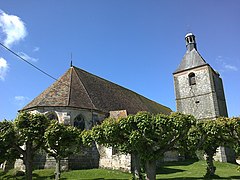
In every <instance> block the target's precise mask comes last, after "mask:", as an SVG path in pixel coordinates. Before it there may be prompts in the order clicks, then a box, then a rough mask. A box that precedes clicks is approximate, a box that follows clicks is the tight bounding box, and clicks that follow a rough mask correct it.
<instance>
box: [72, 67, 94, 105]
mask: <svg viewBox="0 0 240 180" xmlns="http://www.w3.org/2000/svg"><path fill="white" fill-rule="evenodd" d="M75 68H77V67H75V66H73V69H74V71H75V73H76V75H77V78H78V80H79V82H80V83H81V84H82V86H83V88H84V90H85V91H86V94H87V96H88V98H89V100H90V102H91V104H92V109H96V106H95V105H94V103H93V101H92V99H91V97H90V95H89V93H88V91H87V89H86V87H85V85H84V83H83V81H82V80H81V78H80V76H79V74H78V73H77V72H76V70H75ZM77 69H79V68H77ZM79 70H81V69H79Z"/></svg>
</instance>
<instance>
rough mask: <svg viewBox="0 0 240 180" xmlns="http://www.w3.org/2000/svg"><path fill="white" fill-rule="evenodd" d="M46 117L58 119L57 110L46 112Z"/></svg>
mask: <svg viewBox="0 0 240 180" xmlns="http://www.w3.org/2000/svg"><path fill="white" fill-rule="evenodd" d="M46 117H47V118H48V119H49V120H56V121H58V116H57V114H56V113H55V112H53V111H50V112H48V113H47V114H46Z"/></svg>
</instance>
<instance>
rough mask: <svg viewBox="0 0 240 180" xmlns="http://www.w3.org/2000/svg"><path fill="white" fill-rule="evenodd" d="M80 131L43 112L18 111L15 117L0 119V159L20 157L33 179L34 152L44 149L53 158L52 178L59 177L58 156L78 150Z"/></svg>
mask: <svg viewBox="0 0 240 180" xmlns="http://www.w3.org/2000/svg"><path fill="white" fill-rule="evenodd" d="M80 135H81V131H80V130H78V129H76V128H75V127H73V126H65V125H63V124H60V123H58V122H57V121H55V120H51V121H50V120H49V119H47V118H46V116H44V115H42V114H31V113H27V112H24V113H21V114H19V115H18V117H17V118H16V119H15V120H14V121H6V120H4V121H2V122H0V154H1V155H0V163H1V162H4V161H5V160H8V161H13V160H15V159H22V160H23V164H24V165H25V170H26V172H25V175H26V179H27V180H31V179H32V171H33V169H32V168H33V158H34V155H36V154H35V152H36V151H37V150H39V149H40V148H42V149H44V150H45V151H46V152H47V153H48V154H49V155H50V156H52V157H54V158H55V160H56V171H55V179H59V178H60V160H61V159H62V158H65V157H68V156H69V155H70V154H72V153H74V152H75V151H77V149H78V148H79V147H80V145H81V138H80V137H81V136H80Z"/></svg>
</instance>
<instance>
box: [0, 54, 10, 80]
mask: <svg viewBox="0 0 240 180" xmlns="http://www.w3.org/2000/svg"><path fill="white" fill-rule="evenodd" d="M8 68H9V66H8V63H7V61H6V60H5V59H3V58H2V57H0V79H1V80H2V81H4V80H5V76H6V74H7V71H8Z"/></svg>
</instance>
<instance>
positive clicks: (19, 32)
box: [0, 9, 27, 47]
mask: <svg viewBox="0 0 240 180" xmlns="http://www.w3.org/2000/svg"><path fill="white" fill-rule="evenodd" d="M0 35H3V36H4V37H0V38H1V40H3V42H4V45H5V46H7V47H11V46H12V45H13V44H14V43H17V42H18V41H20V40H23V39H24V38H25V37H26V35H27V30H26V27H25V25H24V22H23V21H22V20H21V19H20V18H19V17H18V16H15V15H9V14H7V13H5V12H4V11H2V10H1V9H0Z"/></svg>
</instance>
